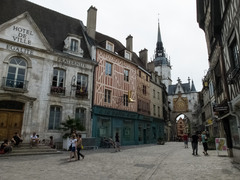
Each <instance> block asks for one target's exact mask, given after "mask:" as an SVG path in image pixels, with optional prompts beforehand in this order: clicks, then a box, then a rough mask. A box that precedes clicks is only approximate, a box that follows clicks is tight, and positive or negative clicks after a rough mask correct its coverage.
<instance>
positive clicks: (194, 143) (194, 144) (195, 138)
mask: <svg viewBox="0 0 240 180" xmlns="http://www.w3.org/2000/svg"><path fill="white" fill-rule="evenodd" d="M198 139H199V137H198V135H197V132H195V133H194V135H192V149H193V153H192V155H198Z"/></svg>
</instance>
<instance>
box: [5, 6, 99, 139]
mask: <svg viewBox="0 0 240 180" xmlns="http://www.w3.org/2000/svg"><path fill="white" fill-rule="evenodd" d="M19 3H26V5H22V8H24V7H26V11H28V10H29V9H27V8H28V7H29V5H33V4H32V3H29V2H26V1H24V2H19ZM6 6H7V5H6ZM18 7H19V8H21V5H19V6H18ZM33 7H34V6H33ZM37 8H39V7H37ZM40 8H42V7H40ZM42 9H43V12H45V13H49V14H52V13H56V12H52V11H51V10H48V9H45V8H42ZM10 14H11V15H12V14H14V13H11V12H10ZM31 15H32V14H31V10H30V13H28V12H25V13H22V14H20V15H18V16H15V17H14V18H12V19H9V20H7V21H5V22H4V23H1V24H0V76H1V78H0V84H1V87H0V124H1V125H0V140H3V139H6V138H8V139H10V138H11V137H12V136H13V134H14V133H15V132H18V133H19V134H20V135H21V136H22V137H23V139H24V141H26V142H28V141H29V139H30V135H31V134H32V132H33V131H35V132H36V133H37V134H38V135H39V136H40V139H48V138H49V136H50V135H52V136H53V137H54V141H55V142H62V131H60V130H59V129H58V128H59V126H60V123H61V122H64V121H65V120H66V119H67V118H68V116H69V117H71V118H79V119H80V121H81V123H82V124H83V125H84V126H85V128H86V131H84V132H82V133H83V136H91V105H92V93H91V92H92V90H93V87H92V79H93V71H94V66H95V63H94V62H93V61H92V60H91V58H90V56H87V54H89V53H88V52H87V49H86V48H82V47H84V44H83V43H85V41H84V37H83V36H84V34H82V32H79V34H82V36H81V35H79V34H71V33H70V32H69V34H66V36H65V38H63V39H62V45H61V44H60V45H61V46H62V47H60V49H61V48H62V51H59V49H56V47H54V46H53V44H54V43H53V42H55V41H54V40H53V39H49V37H50V35H49V36H48V37H46V34H44V33H43V32H42V31H41V29H42V28H43V27H39V26H38V25H39V24H41V23H44V22H45V21H46V27H45V28H46V29H48V28H49V34H50V33H51V34H54V33H53V32H50V30H51V28H50V27H48V26H47V23H48V22H47V21H48V20H45V21H44V20H43V19H42V20H41V22H40V20H39V19H37V23H36V22H35V19H34V18H33V17H32V16H31ZM45 15H46V14H45ZM55 15H56V16H63V15H60V14H58V13H56V14H55ZM6 16H7V15H6ZM33 16H34V17H36V14H34V13H33ZM67 18H69V17H67ZM69 19H71V18H69ZM57 20H58V18H56V22H57ZM74 22H76V20H74ZM78 22H79V25H80V24H81V23H80V21H78ZM52 23H53V24H52V26H54V22H52ZM62 26H64V24H62ZM70 31H71V29H70ZM45 33H46V31H45ZM51 38H54V36H51ZM58 38H59V37H58ZM49 40H53V41H52V42H51V43H49ZM60 42H61V40H60ZM74 43H76V44H75V45H73V44H74ZM85 46H86V45H85ZM83 49H84V50H83Z"/></svg>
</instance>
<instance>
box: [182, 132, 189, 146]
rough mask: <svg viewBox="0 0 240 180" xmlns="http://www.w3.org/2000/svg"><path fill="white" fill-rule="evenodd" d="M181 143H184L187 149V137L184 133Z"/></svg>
mask: <svg viewBox="0 0 240 180" xmlns="http://www.w3.org/2000/svg"><path fill="white" fill-rule="evenodd" d="M183 142H184V147H185V148H188V135H187V134H186V133H185V134H184V135H183Z"/></svg>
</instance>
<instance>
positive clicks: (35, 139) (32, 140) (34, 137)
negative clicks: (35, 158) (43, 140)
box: [30, 132, 39, 148]
mask: <svg viewBox="0 0 240 180" xmlns="http://www.w3.org/2000/svg"><path fill="white" fill-rule="evenodd" d="M38 143H39V138H38V136H37V135H36V132H33V134H32V135H31V138H30V147H31V148H32V147H33V145H37V147H38Z"/></svg>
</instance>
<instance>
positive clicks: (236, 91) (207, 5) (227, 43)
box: [197, 0, 240, 162]
mask: <svg viewBox="0 0 240 180" xmlns="http://www.w3.org/2000/svg"><path fill="white" fill-rule="evenodd" d="M239 13H240V2H239V1H235V0H220V1H209V0H204V1H202V0H197V20H198V23H199V26H200V28H201V29H203V30H204V32H205V37H206V42H207V48H208V54H209V65H210V71H211V76H212V79H213V87H214V94H215V103H214V107H213V110H214V111H215V112H216V113H217V114H218V121H220V122H221V125H222V126H221V127H222V128H221V130H220V136H221V137H226V138H227V145H228V152H229V155H230V156H232V155H233V156H234V160H235V161H237V162H240V150H239V148H240V122H239V117H240V111H239V107H240V81H239V77H240V59H239V44H240V41H239V37H240V30H239V27H240V18H239Z"/></svg>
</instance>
